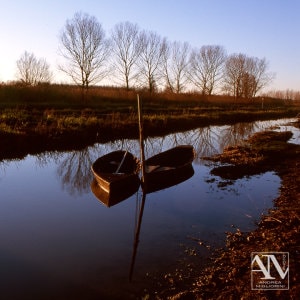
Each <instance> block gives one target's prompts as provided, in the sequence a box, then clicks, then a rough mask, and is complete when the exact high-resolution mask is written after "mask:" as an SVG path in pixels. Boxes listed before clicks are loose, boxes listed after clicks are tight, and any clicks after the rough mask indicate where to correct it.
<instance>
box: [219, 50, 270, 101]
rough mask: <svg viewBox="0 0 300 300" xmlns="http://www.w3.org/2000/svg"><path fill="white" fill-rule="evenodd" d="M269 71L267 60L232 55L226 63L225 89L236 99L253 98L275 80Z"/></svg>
mask: <svg viewBox="0 0 300 300" xmlns="http://www.w3.org/2000/svg"><path fill="white" fill-rule="evenodd" d="M267 69H268V64H267V62H266V60H265V59H259V58H256V57H248V56H246V55H245V54H241V53H240V54H232V55H230V56H229V57H228V59H227V60H226V63H225V71H224V89H225V90H226V91H227V92H229V93H231V94H232V95H234V96H235V97H236V98H239V97H244V98H249V99H250V98H253V97H255V95H256V94H257V93H258V92H259V91H260V90H262V89H263V88H264V87H265V86H266V85H267V84H269V83H270V82H271V81H272V80H273V78H274V74H273V73H268V72H267Z"/></svg>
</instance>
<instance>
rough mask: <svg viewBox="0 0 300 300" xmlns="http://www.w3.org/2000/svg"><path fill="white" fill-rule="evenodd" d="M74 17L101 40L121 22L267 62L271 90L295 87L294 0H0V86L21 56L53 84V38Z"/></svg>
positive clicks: (298, 77) (299, 53) (297, 3)
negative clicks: (94, 25)
mask: <svg viewBox="0 0 300 300" xmlns="http://www.w3.org/2000/svg"><path fill="white" fill-rule="evenodd" d="M76 12H83V13H87V14H89V15H91V16H95V17H96V18H97V20H98V21H99V22H100V23H101V25H102V27H103V29H104V30H105V32H106V34H107V36H110V32H111V30H112V29H113V27H114V26H115V25H116V24H117V23H119V22H124V21H130V22H132V23H136V24H138V25H139V27H140V29H145V30H150V31H154V32H156V33H158V34H160V35H161V36H163V37H167V38H168V39H169V40H170V41H181V42H188V43H189V44H190V45H191V46H192V47H195V48H200V47H201V46H203V45H221V46H223V47H224V48H225V49H226V51H227V54H229V55H230V54H233V53H243V54H246V55H248V56H253V57H258V58H266V60H267V61H268V63H269V71H270V72H272V73H275V79H274V81H273V82H272V84H271V85H270V86H269V87H268V89H269V90H271V89H276V90H286V89H293V90H297V91H299V90H300V17H299V15H300V0H42V1H41V0H26V1H24V0H9V1H8V0H0V82H2V81H3V82H7V81H10V80H15V79H16V72H17V70H16V61H17V60H18V59H19V58H20V56H21V55H22V54H23V53H24V52H25V51H28V52H31V53H34V55H35V56H36V57H37V58H45V59H46V61H47V62H48V64H49V65H50V67H51V70H52V72H53V73H54V79H55V81H57V82H62V81H64V79H63V77H62V76H63V74H61V73H59V71H58V69H57V65H58V62H59V61H60V60H61V57H60V56H59V51H58V48H59V35H60V33H61V31H62V30H63V28H64V26H65V23H66V21H67V19H72V18H73V16H74V14H75V13H76Z"/></svg>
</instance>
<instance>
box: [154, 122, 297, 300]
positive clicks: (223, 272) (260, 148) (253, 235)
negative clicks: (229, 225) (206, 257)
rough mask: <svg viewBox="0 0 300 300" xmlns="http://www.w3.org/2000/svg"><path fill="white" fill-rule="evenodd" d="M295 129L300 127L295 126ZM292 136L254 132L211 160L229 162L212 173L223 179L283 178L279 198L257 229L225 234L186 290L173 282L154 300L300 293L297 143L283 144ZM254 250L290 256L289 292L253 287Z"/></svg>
mask: <svg viewBox="0 0 300 300" xmlns="http://www.w3.org/2000/svg"><path fill="white" fill-rule="evenodd" d="M294 125H295V126H297V127H298V128H299V123H298V124H294ZM290 137H291V133H290V132H269V131H267V132H262V133H257V134H255V135H254V136H252V137H251V138H250V139H249V140H248V141H247V142H246V144H245V145H243V146H237V147H231V148H228V149H226V150H225V151H224V152H223V153H222V154H221V155H217V156H215V157H213V158H210V159H211V160H213V161H216V162H223V163H228V164H230V165H228V166H222V167H216V168H215V169H214V170H213V172H214V174H218V175H219V176H221V177H223V178H224V179H227V180H234V179H237V178H238V177H239V176H240V177H242V176H247V175H253V174H258V173H260V172H265V171H267V170H273V171H275V172H276V173H277V174H278V175H279V176H280V178H281V180H282V183H281V188H280V195H279V197H278V198H277V199H275V200H274V208H272V209H270V210H269V212H268V214H266V215H263V216H262V218H261V220H260V221H259V223H258V224H257V229H256V230H254V231H252V232H248V233H243V232H241V231H240V230H239V229H238V228H237V229H236V232H234V233H229V234H228V236H227V242H226V248H224V249H219V250H217V251H215V252H214V253H213V254H212V255H211V257H210V259H211V260H210V263H208V265H207V267H206V268H205V269H204V270H203V271H202V272H201V274H200V275H198V276H197V278H194V281H193V282H191V278H189V282H188V283H187V285H186V287H185V288H182V283H181V290H180V289H176V284H175V285H173V287H172V288H170V289H169V290H166V289H165V290H164V292H163V293H161V294H160V296H159V297H156V298H155V299H173V300H175V299H220V300H221V299H265V300H273V299H297V297H298V295H299V294H300V273H299V267H300V263H299V262H300V246H299V245H300V236H299V232H300V162H299V155H300V145H293V144H289V143H287V140H288V139H289V138H290ZM238 174H239V175H238ZM253 252H272V253H274V252H288V253H289V289H288V290H280V289H277V290H276V289H274V290H252V289H251V253H253ZM273 274H274V273H273ZM275 274H276V276H277V277H278V274H277V273H275ZM173 281H175V279H174V280H173ZM172 289H173V292H170V291H171V290H172ZM175 291H176V292H175Z"/></svg>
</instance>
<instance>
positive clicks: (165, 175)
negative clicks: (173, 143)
mask: <svg viewBox="0 0 300 300" xmlns="http://www.w3.org/2000/svg"><path fill="white" fill-rule="evenodd" d="M194 157H195V151H194V148H193V146H191V145H181V146H177V147H175V148H172V149H169V150H167V151H164V152H161V153H159V154H157V155H154V156H152V157H150V158H149V159H147V160H145V163H144V164H145V174H144V182H143V188H144V190H145V191H146V193H151V192H153V191H157V190H160V189H162V188H166V187H169V186H172V185H175V184H178V183H180V182H182V181H184V180H186V179H187V178H189V177H191V176H192V175H193V174H194V170H193V167H192V162H193V160H194ZM185 178H186V179H185Z"/></svg>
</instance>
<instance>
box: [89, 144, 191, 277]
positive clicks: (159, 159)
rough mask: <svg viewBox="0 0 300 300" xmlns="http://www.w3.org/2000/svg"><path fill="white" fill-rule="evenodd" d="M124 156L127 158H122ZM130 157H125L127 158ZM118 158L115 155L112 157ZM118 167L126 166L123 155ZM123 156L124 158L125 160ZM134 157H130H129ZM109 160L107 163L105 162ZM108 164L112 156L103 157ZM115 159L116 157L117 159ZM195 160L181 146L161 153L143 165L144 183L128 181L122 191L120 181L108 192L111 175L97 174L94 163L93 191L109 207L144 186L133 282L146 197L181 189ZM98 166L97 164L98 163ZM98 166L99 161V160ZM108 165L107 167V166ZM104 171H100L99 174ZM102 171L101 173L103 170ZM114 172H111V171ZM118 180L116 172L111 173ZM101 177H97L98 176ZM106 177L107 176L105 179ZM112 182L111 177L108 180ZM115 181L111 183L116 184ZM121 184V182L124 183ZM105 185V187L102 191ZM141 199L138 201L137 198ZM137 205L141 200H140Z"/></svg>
mask: <svg viewBox="0 0 300 300" xmlns="http://www.w3.org/2000/svg"><path fill="white" fill-rule="evenodd" d="M123 155H124V154H123ZM126 155H127V154H125V156H126ZM113 156H115V154H113ZM118 156H119V157H118V160H117V162H118V163H117V164H118V165H119V166H121V165H122V164H123V163H124V162H123V161H122V160H121V156H122V155H118ZM125 156H124V157H125ZM129 156H131V154H129ZM107 157H108V158H109V159H106V158H107ZM104 158H105V160H106V161H107V162H109V164H111V157H110V155H106V156H104ZM114 158H115V157H114ZM194 158H195V151H194V148H193V147H192V146H190V145H181V146H177V147H174V148H172V149H170V150H167V151H164V152H161V153H159V154H157V155H154V156H152V157H150V158H149V159H147V160H145V162H144V168H142V170H144V172H142V173H144V174H142V179H141V181H140V180H139V178H138V177H135V178H137V179H136V180H132V178H133V177H132V176H131V180H126V178H125V181H126V188H125V187H124V186H122V187H123V188H120V183H119V182H120V180H119V179H118V180H117V182H118V184H116V185H112V184H110V185H109V189H108V188H107V185H105V184H106V182H104V183H105V184H103V177H105V178H106V177H107V174H108V173H109V172H107V171H106V172H98V173H97V172H95V169H96V168H95V163H94V165H93V167H92V170H93V173H94V175H95V179H94V180H93V182H92V184H91V190H92V192H93V193H94V195H95V196H96V197H97V198H98V199H99V200H100V201H101V202H102V203H103V204H104V205H106V206H107V207H111V206H113V205H116V204H118V203H120V202H122V201H124V200H126V199H127V198H129V197H130V196H131V195H133V194H134V193H136V192H137V191H138V190H139V186H140V183H141V187H142V188H141V190H142V198H141V200H140V201H141V202H140V204H139V205H137V206H136V207H137V211H136V220H137V223H136V226H135V232H134V243H133V252H132V258H131V264H130V271H129V280H130V281H131V280H132V276H133V270H134V265H135V260H136V254H137V248H138V244H139V235H140V230H141V225H142V218H143V213H144V207H145V202H146V195H147V194H149V193H153V192H157V191H160V190H163V189H166V188H170V187H172V186H174V185H178V184H180V183H182V182H184V181H186V180H188V179H189V178H191V177H192V176H193V175H194V168H193V165H192V162H193V160H194ZM96 162H97V161H96ZM98 162H99V160H98ZM105 164H106V163H105ZM105 164H104V165H105ZM100 169H101V168H99V170H100ZM101 171H102V170H101ZM110 171H111V170H110ZM99 174H101V175H102V178H100V179H101V180H100V179H99ZM112 174H113V175H114V176H115V174H116V173H115V172H113V173H112ZM96 175H98V176H96ZM104 175H105V176H104ZM108 178H109V179H110V177H108ZM113 181H114V180H112V182H113ZM121 181H122V180H121ZM103 185H104V187H103ZM137 199H138V197H137ZM137 201H138V200H137Z"/></svg>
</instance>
